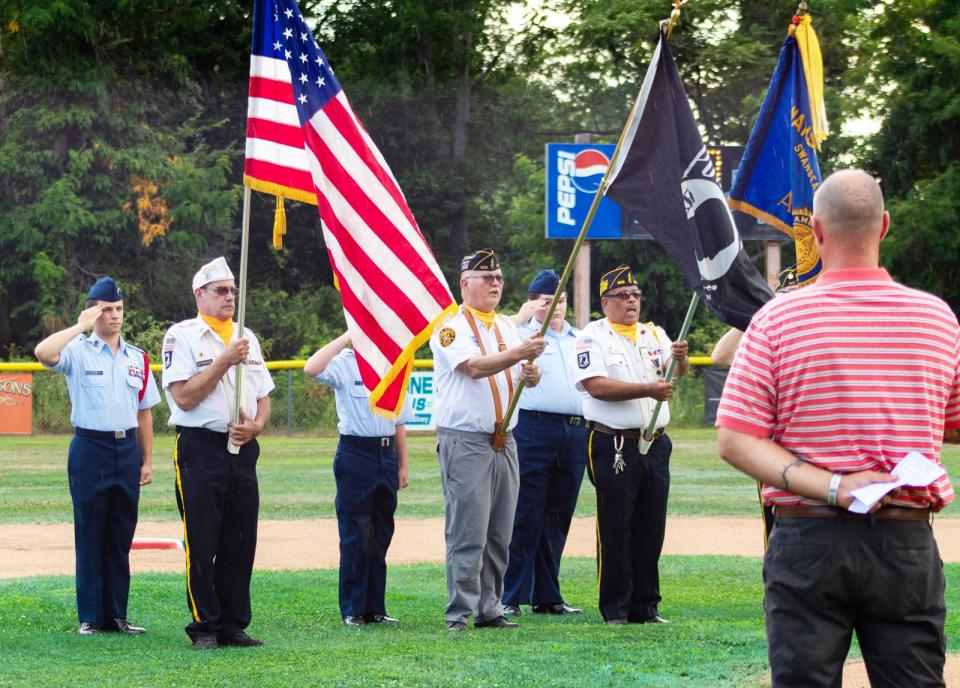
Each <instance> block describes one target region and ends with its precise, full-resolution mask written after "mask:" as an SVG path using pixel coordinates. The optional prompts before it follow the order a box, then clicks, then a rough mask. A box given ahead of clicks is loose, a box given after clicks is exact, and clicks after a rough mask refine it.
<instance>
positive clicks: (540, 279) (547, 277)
mask: <svg viewBox="0 0 960 688" xmlns="http://www.w3.org/2000/svg"><path fill="white" fill-rule="evenodd" d="M559 286H560V276H559V275H558V274H557V271H556V270H549V269H547V270H541V271H540V272H538V273H537V274H536V276H535V277H534V278H533V279H532V280H530V286H529V287H527V293H528V294H554V293H556V291H557V287H559Z"/></svg>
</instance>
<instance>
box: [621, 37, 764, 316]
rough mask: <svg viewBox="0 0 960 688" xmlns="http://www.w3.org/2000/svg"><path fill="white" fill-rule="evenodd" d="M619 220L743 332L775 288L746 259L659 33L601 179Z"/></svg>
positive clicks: (711, 164) (667, 50) (669, 55)
mask: <svg viewBox="0 0 960 688" xmlns="http://www.w3.org/2000/svg"><path fill="white" fill-rule="evenodd" d="M606 195H607V196H609V197H610V198H612V199H613V200H614V201H616V202H617V204H618V205H619V206H620V207H621V208H622V209H623V212H624V217H625V219H628V220H630V221H632V222H634V223H636V224H638V225H639V226H640V227H639V230H640V231H645V232H647V233H649V234H651V235H652V236H653V238H654V239H656V240H657V243H659V244H660V246H662V247H663V249H664V250H665V251H666V252H667V255H669V256H670V258H671V259H672V260H673V261H674V262H675V263H676V264H677V266H678V267H679V268H680V270H681V271H682V272H683V276H684V277H685V278H686V280H687V282H688V283H689V284H690V286H691V287H693V288H694V289H696V290H697V292H698V293H699V294H700V298H701V299H702V300H703V302H704V303H705V304H706V305H707V308H709V309H710V311H711V312H712V313H713V314H714V315H716V316H717V317H718V318H720V319H721V320H723V321H724V322H725V323H727V324H728V325H732V326H733V327H736V328H738V329H741V330H745V329H747V325H749V324H750V318H752V317H753V314H754V313H755V312H756V311H757V309H758V308H760V306H762V305H763V304H764V303H766V302H767V301H768V300H769V299H770V298H772V296H773V293H772V292H771V291H770V288H769V287H768V286H767V284H766V282H765V281H764V279H763V277H762V276H761V275H760V273H759V272H757V269H756V268H755V267H754V266H753V263H751V262H750V259H749V258H748V257H747V254H746V252H745V251H744V250H743V243H742V242H741V241H740V235H739V233H738V232H737V225H736V223H735V222H734V220H733V215H732V214H731V212H730V209H729V208H728V206H727V199H726V198H725V197H724V195H723V190H722V189H721V188H720V185H719V184H718V183H717V177H716V174H715V173H714V169H713V159H712V157H711V156H710V155H709V154H708V153H707V147H706V146H705V145H703V139H701V138H700V131H699V129H697V123H696V121H695V120H694V118H693V111H692V110H691V109H690V103H689V102H688V101H687V92H686V91H685V90H684V88H683V82H682V81H680V75H679V74H678V73H677V66H676V64H675V63H674V61H673V56H672V55H671V54H670V48H669V47H668V45H667V41H666V39H665V38H664V36H663V34H662V33H661V34H660V42H659V43H658V44H657V49H656V50H655V51H654V53H653V59H652V60H651V61H650V67H649V69H647V75H646V76H645V77H644V79H643V85H642V86H641V88H640V95H638V96H637V102H636V105H635V106H634V108H633V113H632V115H631V119H630V121H629V122H628V123H627V128H626V133H625V134H624V137H623V142H622V145H621V148H620V154H619V155H618V157H617V160H616V161H614V163H613V166H612V168H611V170H610V174H609V175H608V177H607V188H606Z"/></svg>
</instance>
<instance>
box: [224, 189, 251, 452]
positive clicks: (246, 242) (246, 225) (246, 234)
mask: <svg viewBox="0 0 960 688" xmlns="http://www.w3.org/2000/svg"><path fill="white" fill-rule="evenodd" d="M249 252H250V187H249V186H244V187H243V235H242V238H241V240H240V282H239V284H238V285H237V286H238V288H239V290H240V293H239V294H238V295H237V333H236V334H237V339H240V338H241V337H243V328H244V321H245V320H246V317H247V254H248V253H249ZM243 367H244V366H243V363H238V364H237V365H236V367H234V369H233V370H234V378H233V379H234V381H235V384H234V387H235V389H236V395H235V396H234V400H233V408H232V409H231V414H230V417H231V421H232V422H234V423H239V422H240V408H241V404H242V402H243ZM227 450H228V451H229V452H230V453H231V454H239V453H240V445H238V444H234V443H233V442H231V441H230V440H229V439H227Z"/></svg>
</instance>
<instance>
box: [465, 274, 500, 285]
mask: <svg viewBox="0 0 960 688" xmlns="http://www.w3.org/2000/svg"><path fill="white" fill-rule="evenodd" d="M467 279H482V280H483V283H484V284H503V275H470V277H468V278H467Z"/></svg>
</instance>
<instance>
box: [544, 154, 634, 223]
mask: <svg viewBox="0 0 960 688" xmlns="http://www.w3.org/2000/svg"><path fill="white" fill-rule="evenodd" d="M615 148H616V146H614V145H613V144H609V143H604V144H598V143H548V144H547V238H548V239H576V238H577V236H578V235H579V234H580V230H581V229H582V228H583V222H584V220H585V219H586V218H587V212H588V211H589V210H590V204H591V203H593V197H594V196H595V195H596V194H597V189H599V188H600V182H602V181H603V175H604V174H605V173H606V171H607V168H608V167H609V166H610V156H611V155H613V151H614V149H615ZM620 224H621V218H620V206H618V205H617V204H616V203H614V202H613V201H611V200H609V199H607V198H604V199H602V200H601V201H600V207H599V208H597V214H596V215H595V216H594V218H593V223H592V224H591V225H590V231H589V232H588V233H587V238H588V239H619V238H620V234H621V230H620Z"/></svg>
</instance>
